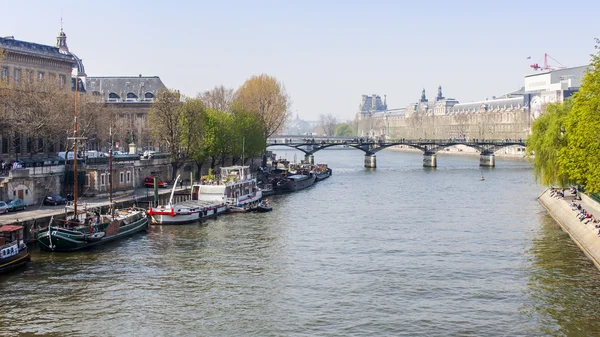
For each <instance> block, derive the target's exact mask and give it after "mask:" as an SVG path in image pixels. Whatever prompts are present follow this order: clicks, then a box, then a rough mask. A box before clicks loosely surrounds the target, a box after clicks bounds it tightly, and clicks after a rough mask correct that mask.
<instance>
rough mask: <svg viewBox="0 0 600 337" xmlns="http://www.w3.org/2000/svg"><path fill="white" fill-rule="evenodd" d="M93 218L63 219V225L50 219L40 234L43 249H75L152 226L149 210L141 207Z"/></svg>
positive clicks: (60, 250) (38, 237)
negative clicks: (51, 221)
mask: <svg viewBox="0 0 600 337" xmlns="http://www.w3.org/2000/svg"><path fill="white" fill-rule="evenodd" d="M92 221H94V220H93V219H91V218H87V219H86V220H85V221H84V222H81V223H79V222H77V221H63V223H61V224H60V225H57V224H56V223H50V225H48V227H46V228H43V229H41V230H40V231H39V232H38V234H37V242H38V244H39V245H40V249H42V250H48V251H55V252H72V251H76V250H81V249H85V248H90V247H93V246H97V245H101V244H104V243H107V242H110V241H114V240H117V239H120V238H123V237H126V236H130V235H133V234H135V233H138V232H141V231H145V230H147V229H148V217H147V216H146V211H145V210H144V209H138V208H133V209H123V210H117V211H115V214H114V215H103V216H102V217H101V220H100V223H91V222H92ZM56 222H58V220H56ZM86 222H87V224H86Z"/></svg>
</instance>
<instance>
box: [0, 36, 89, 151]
mask: <svg viewBox="0 0 600 337" xmlns="http://www.w3.org/2000/svg"><path fill="white" fill-rule="evenodd" d="M0 51H1V52H2V57H0V79H1V80H2V81H3V84H4V85H8V86H9V88H10V86H14V85H18V84H19V83H21V82H22V81H29V83H33V81H41V80H46V81H50V83H53V82H54V83H56V84H57V85H58V86H59V88H63V89H64V90H72V89H73V86H74V83H75V82H74V78H75V77H77V76H81V77H83V76H85V69H84V67H83V62H82V61H81V59H79V58H78V57H77V56H76V55H75V54H73V53H71V52H70V51H69V48H68V46H67V35H66V34H65V33H64V31H63V30H62V29H61V30H60V32H59V34H58V36H57V38H56V45H55V46H49V45H43V44H38V43H33V42H26V41H21V40H17V39H15V38H14V36H9V37H0ZM80 83H82V81H80ZM1 137H2V145H1V148H0V159H2V160H4V161H9V160H13V159H18V158H19V157H29V156H30V153H31V144H32V142H42V143H43V141H44V140H39V139H32V138H31V137H22V136H21V135H19V134H18V133H17V134H7V133H2V134H1ZM57 150H58V149H56V148H54V146H52V147H44V148H43V151H42V152H36V153H35V156H36V157H44V156H53V155H55V153H56V151H57Z"/></svg>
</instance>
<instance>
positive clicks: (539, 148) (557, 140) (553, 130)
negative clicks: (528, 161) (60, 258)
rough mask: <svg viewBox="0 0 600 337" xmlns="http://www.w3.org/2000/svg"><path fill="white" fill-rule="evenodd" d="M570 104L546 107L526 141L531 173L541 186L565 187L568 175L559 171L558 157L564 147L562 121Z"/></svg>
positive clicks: (564, 138)
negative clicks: (530, 157) (530, 160)
mask: <svg viewBox="0 0 600 337" xmlns="http://www.w3.org/2000/svg"><path fill="white" fill-rule="evenodd" d="M570 104H571V103H570V102H569V101H567V102H564V103H555V104H550V105H548V107H547V109H546V112H545V113H544V114H542V115H541V116H540V117H539V118H538V119H536V120H535V122H534V123H533V125H532V127H531V131H532V132H531V136H529V138H528V139H527V153H528V154H529V155H530V156H531V155H532V154H533V155H534V157H533V172H534V174H535V178H536V180H537V181H538V182H541V183H542V184H543V185H553V184H558V185H560V186H563V187H564V186H566V185H567V184H568V180H569V179H568V175H567V174H566V173H565V172H564V170H562V169H561V166H560V164H559V156H560V151H561V149H562V148H563V147H564V146H565V145H566V143H567V139H566V137H564V135H563V133H564V119H565V116H567V115H568V114H569V111H570V109H571V107H570Z"/></svg>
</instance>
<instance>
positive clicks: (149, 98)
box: [144, 92, 154, 101]
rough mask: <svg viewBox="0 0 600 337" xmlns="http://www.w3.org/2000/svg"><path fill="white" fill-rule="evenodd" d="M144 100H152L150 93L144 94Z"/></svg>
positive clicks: (152, 95)
mask: <svg viewBox="0 0 600 337" xmlns="http://www.w3.org/2000/svg"><path fill="white" fill-rule="evenodd" d="M144 98H145V99H147V100H150V101H151V100H154V94H153V93H151V92H147V93H145V94H144Z"/></svg>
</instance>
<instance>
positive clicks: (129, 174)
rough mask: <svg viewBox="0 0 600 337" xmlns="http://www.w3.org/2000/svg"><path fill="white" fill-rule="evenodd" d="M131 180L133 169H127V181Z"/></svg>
mask: <svg viewBox="0 0 600 337" xmlns="http://www.w3.org/2000/svg"><path fill="white" fill-rule="evenodd" d="M130 182H131V171H127V183H128V184H129V183H130Z"/></svg>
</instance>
